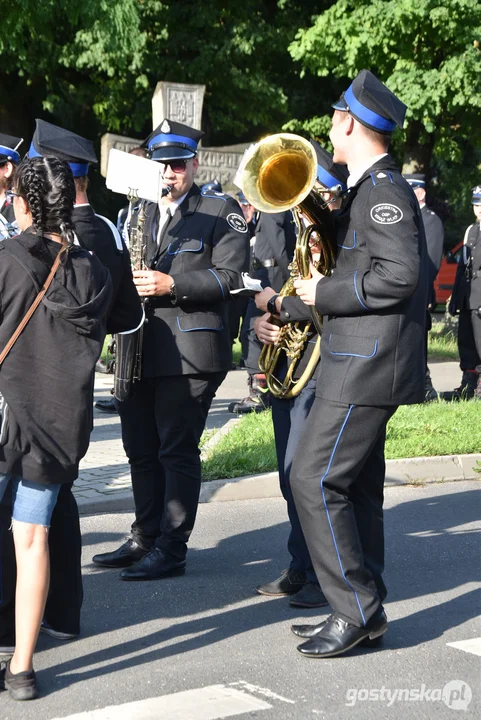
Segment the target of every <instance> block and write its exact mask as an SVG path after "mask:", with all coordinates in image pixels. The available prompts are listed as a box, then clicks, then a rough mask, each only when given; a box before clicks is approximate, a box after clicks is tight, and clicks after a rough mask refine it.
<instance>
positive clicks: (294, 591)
mask: <svg viewBox="0 0 481 720" xmlns="http://www.w3.org/2000/svg"><path fill="white" fill-rule="evenodd" d="M311 144H312V145H313V147H314V149H315V151H316V155H317V183H316V190H317V191H318V192H319V193H320V194H321V196H322V199H323V200H324V202H325V203H327V207H328V208H329V210H331V211H333V210H338V209H339V208H340V207H341V202H342V194H343V193H344V192H345V190H346V181H347V170H346V167H345V166H344V165H338V164H337V163H334V162H333V160H332V155H331V154H330V153H328V152H327V151H326V150H324V148H322V147H321V146H320V145H319V144H318V143H316V142H315V141H314V140H311ZM324 217H325V220H324ZM322 218H323V219H322V221H321V222H324V225H323V227H322V232H321V234H320V235H319V234H318V233H317V232H316V233H314V234H311V236H310V239H309V242H310V249H311V258H312V261H313V262H316V263H317V262H318V261H319V258H320V251H321V246H322V244H323V242H326V241H327V239H328V234H329V235H330V236H332V234H333V233H334V227H333V223H330V222H329V220H331V217H330V216H329V215H328V214H326V215H325V216H322ZM306 224H309V223H308V222H307V220H306ZM255 303H256V306H257V307H258V308H259V310H261V311H263V312H266V311H268V312H267V313H266V315H262V317H259V318H257V319H256V321H255V330H256V334H257V337H258V338H259V340H260V341H261V342H262V343H263V344H265V345H272V344H274V343H275V342H276V341H277V340H278V337H279V331H280V328H279V326H278V325H273V324H272V322H271V321H272V317H274V318H275V320H276V321H278V322H279V323H280V324H281V325H287V324H290V323H295V322H301V328H302V327H304V323H305V321H308V322H311V327H310V331H309V336H308V340H307V342H306V343H305V345H304V349H303V351H302V355H301V357H300V358H299V362H298V363H297V365H296V367H295V370H294V379H295V380H298V379H299V378H300V377H301V375H302V373H303V372H304V371H305V370H306V368H307V367H308V364H309V362H310V360H311V357H312V352H313V351H314V349H315V347H316V343H317V340H318V335H317V331H316V329H315V327H314V325H313V324H312V317H311V311H310V308H309V307H308V306H307V305H305V304H304V303H303V302H302V300H301V299H300V298H299V297H293V296H287V297H281V296H280V295H278V294H277V293H276V292H275V291H274V290H273V289H272V288H270V287H268V288H265V290H263V291H262V292H261V293H258V294H257V295H256V296H255ZM318 369H319V363H318V364H317V365H316V367H315V368H314V370H313V372H312V374H311V377H310V379H309V381H308V382H307V383H306V384H305V385H304V387H303V388H302V390H301V391H300V393H299V394H298V395H297V396H296V397H293V398H288V399H285V398H282V397H272V398H271V405H272V422H273V425H274V438H275V443H276V454H277V467H278V471H279V484H280V488H281V492H282V495H283V497H284V499H285V501H286V504H287V513H288V516H289V522H290V525H291V527H290V532H289V538H288V541H287V550H288V552H289V554H290V556H291V561H290V564H289V568H288V569H287V570H284V571H283V572H282V574H281V575H280V576H279V577H278V578H276V579H275V580H271V581H269V582H266V583H263V584H262V585H259V586H258V587H257V588H256V590H257V592H258V593H259V594H260V595H269V596H271V597H281V596H290V600H289V605H291V606H292V607H302V608H313V607H322V606H323V605H327V600H326V598H325V597H324V594H323V592H322V589H321V588H320V587H319V583H318V581H317V578H316V573H315V571H314V568H313V566H312V561H311V558H310V555H309V550H308V549H307V545H306V540H305V538H304V534H303V532H302V528H301V524H300V522H299V516H298V514H297V510H296V506H295V503H294V498H293V497H292V490H291V484H290V473H291V467H292V461H293V459H294V455H295V452H296V449H297V444H298V442H299V437H300V435H301V431H302V429H303V427H304V425H305V423H306V421H307V418H308V416H309V411H310V409H311V407H312V403H313V402H314V398H315V394H316V380H317V374H318ZM286 373H287V356H286V354H285V353H282V354H281V360H280V362H279V363H278V365H277V366H276V370H275V375H276V377H277V378H278V379H279V380H282V379H283V378H284V377H285V375H286Z"/></svg>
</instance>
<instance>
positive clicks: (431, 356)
mask: <svg viewBox="0 0 481 720" xmlns="http://www.w3.org/2000/svg"><path fill="white" fill-rule="evenodd" d="M458 359H459V354H458V340H457V336H456V334H455V332H453V330H451V329H450V328H447V327H446V325H445V324H444V323H443V322H433V327H432V330H430V331H429V336H428V362H443V361H450V360H458Z"/></svg>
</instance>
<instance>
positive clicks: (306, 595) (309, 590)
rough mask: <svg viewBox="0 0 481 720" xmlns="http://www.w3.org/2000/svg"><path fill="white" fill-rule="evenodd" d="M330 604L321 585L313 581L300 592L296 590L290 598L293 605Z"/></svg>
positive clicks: (310, 606) (315, 605)
mask: <svg viewBox="0 0 481 720" xmlns="http://www.w3.org/2000/svg"><path fill="white" fill-rule="evenodd" d="M328 604H329V603H328V602H327V600H326V598H325V595H324V593H323V592H322V590H321V588H320V587H319V585H316V584H315V583H311V582H308V583H306V584H305V585H304V586H303V587H302V588H301V589H300V590H299V592H296V594H295V595H293V596H292V597H291V599H290V600H289V605H291V607H300V608H316V607H324V606H325V605H328Z"/></svg>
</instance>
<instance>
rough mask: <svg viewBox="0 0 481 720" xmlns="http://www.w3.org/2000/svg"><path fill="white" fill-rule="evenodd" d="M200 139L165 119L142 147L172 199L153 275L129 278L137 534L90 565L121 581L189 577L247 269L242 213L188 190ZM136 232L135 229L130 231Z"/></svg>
mask: <svg viewBox="0 0 481 720" xmlns="http://www.w3.org/2000/svg"><path fill="white" fill-rule="evenodd" d="M202 135H203V133H202V132H200V131H199V130H195V129H193V128H191V127H188V126H186V125H183V124H181V123H177V122H173V121H171V120H168V119H165V120H164V121H163V122H162V123H161V125H160V126H159V127H158V128H156V129H155V130H154V132H153V133H152V134H151V135H149V137H148V138H147V139H146V141H145V143H144V145H145V146H146V147H147V149H148V152H149V155H150V157H151V159H152V160H154V161H157V162H159V163H161V165H162V169H163V186H164V189H165V190H166V191H167V192H166V194H165V195H164V197H163V198H162V200H161V202H160V203H159V204H156V203H149V204H148V205H147V206H146V212H145V224H144V243H145V247H146V264H147V266H148V268H149V269H147V270H138V271H135V272H134V279H135V283H136V285H137V290H138V293H139V295H140V296H141V297H144V298H147V303H146V323H145V327H144V337H143V349H142V378H141V380H140V381H139V382H138V383H137V384H136V385H135V386H134V392H133V394H132V397H131V398H129V399H128V400H126V401H125V402H122V403H120V406H119V412H120V417H121V421H122V439H123V442H124V447H125V451H126V453H127V456H128V458H129V462H130V466H131V473H132V487H133V493H134V501H135V522H134V523H133V525H132V534H131V536H130V537H129V538H128V539H127V541H126V542H125V543H124V544H123V545H122V546H121V547H120V548H118V549H117V550H116V551H114V552H111V553H103V554H101V555H96V556H95V557H94V558H93V562H94V563H96V564H97V565H100V566H103V567H118V568H124V569H123V570H122V571H121V574H120V576H121V578H122V579H123V580H150V579H153V578H163V577H167V576H171V575H180V574H183V573H184V569H185V558H186V553H187V542H188V539H189V536H190V533H191V532H192V528H193V526H194V521H195V516H196V512H197V505H198V500H199V492H200V483H201V466H200V453H199V441H200V437H201V435H202V432H203V430H204V426H205V422H206V419H207V413H208V411H209V408H210V405H211V402H212V399H213V397H214V395H215V393H216V390H217V388H218V387H219V385H220V383H221V382H222V380H223V379H224V377H225V375H226V373H227V371H228V370H230V367H231V362H232V360H231V358H232V356H231V347H230V340H229V328H228V323H227V302H226V301H227V300H228V299H229V292H230V290H233V289H236V288H238V287H241V286H242V278H241V271H243V270H246V269H247V263H248V247H249V244H248V231H247V224H246V222H245V220H244V217H243V215H242V212H241V209H240V208H239V205H238V204H237V202H236V201H235V200H234V199H233V198H231V197H229V196H227V195H224V194H222V193H218V192H210V191H209V192H207V193H205V194H203V193H201V191H200V189H199V187H198V186H197V185H196V184H195V182H194V177H195V174H196V171H197V168H198V164H199V162H198V159H197V147H198V143H199V140H200V139H201V137H202ZM133 222H134V220H133Z"/></svg>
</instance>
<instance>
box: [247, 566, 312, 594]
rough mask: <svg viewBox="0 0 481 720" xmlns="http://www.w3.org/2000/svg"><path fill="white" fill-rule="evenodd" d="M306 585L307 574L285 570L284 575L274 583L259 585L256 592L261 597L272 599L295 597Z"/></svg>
mask: <svg viewBox="0 0 481 720" xmlns="http://www.w3.org/2000/svg"><path fill="white" fill-rule="evenodd" d="M305 584H306V573H304V572H301V571H299V570H283V572H282V575H281V576H280V577H278V578H276V579H275V580H272V582H268V583H265V584H264V585H258V586H257V587H256V592H258V593H259V595H269V596H270V597H284V596H285V595H295V594H296V593H297V592H299V590H300V589H301V588H303V587H304V585H305Z"/></svg>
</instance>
